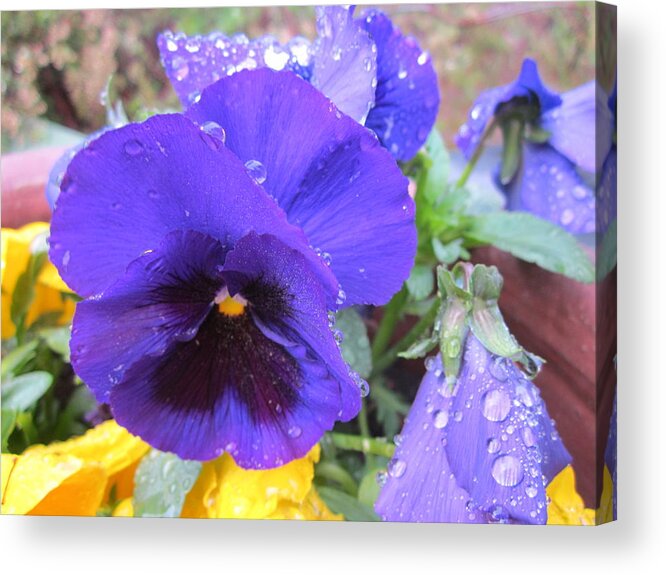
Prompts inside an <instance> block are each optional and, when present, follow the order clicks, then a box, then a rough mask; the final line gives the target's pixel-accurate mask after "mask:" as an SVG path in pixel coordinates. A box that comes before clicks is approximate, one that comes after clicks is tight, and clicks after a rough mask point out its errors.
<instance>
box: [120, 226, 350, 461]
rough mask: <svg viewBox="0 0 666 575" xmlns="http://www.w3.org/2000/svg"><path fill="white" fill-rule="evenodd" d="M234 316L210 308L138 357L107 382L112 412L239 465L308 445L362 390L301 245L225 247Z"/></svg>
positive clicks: (164, 440) (146, 431)
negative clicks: (180, 334)
mask: <svg viewBox="0 0 666 575" xmlns="http://www.w3.org/2000/svg"><path fill="white" fill-rule="evenodd" d="M222 274H223V276H224V277H225V279H226V280H227V282H228V283H227V284H226V285H227V289H228V292H229V293H230V294H233V295H235V296H236V297H237V298H243V300H245V301H247V304H246V310H245V311H244V312H243V313H242V314H240V315H236V316H229V315H226V314H225V313H218V312H217V310H213V311H212V312H211V313H209V314H208V316H207V318H206V319H205V321H204V322H203V323H202V325H201V327H200V328H199V330H198V332H197V333H196V334H195V335H194V336H193V337H192V339H191V340H189V341H184V342H176V343H175V344H174V345H173V346H172V347H171V348H170V349H169V350H168V351H167V353H165V354H163V355H161V356H156V357H151V356H147V357H145V358H144V359H142V360H139V361H138V362H137V363H135V364H134V365H133V366H132V367H131V368H130V369H128V370H127V371H126V373H125V376H124V377H123V379H122V380H121V381H120V382H119V383H118V384H117V385H115V386H114V387H113V388H112V390H111V407H112V411H113V413H114V416H115V417H116V418H117V420H118V421H119V423H121V424H122V425H124V426H125V427H127V428H128V429H129V430H131V431H132V432H133V433H136V434H137V435H139V436H141V437H142V438H143V439H145V440H146V441H148V442H149V443H151V444H152V445H153V446H155V447H157V448H158V449H162V450H165V451H173V452H175V453H177V454H178V455H179V456H181V457H183V458H186V459H202V460H205V459H211V458H213V457H216V456H218V455H219V454H220V453H221V452H222V451H223V450H226V451H228V452H229V453H231V455H232V456H233V457H234V459H235V460H236V462H237V463H238V464H239V465H241V466H242V467H245V468H254V469H261V468H270V467H275V466H279V465H282V464H284V463H287V462H288V461H291V460H292V459H295V458H298V457H302V456H304V455H305V454H306V453H307V452H308V451H309V450H310V449H311V448H312V446H313V445H314V444H315V443H316V442H317V441H318V440H319V439H320V438H321V436H322V434H323V433H324V432H325V431H327V430H329V429H331V428H332V427H333V424H334V423H335V421H336V420H337V419H340V418H350V417H353V416H354V415H356V413H357V412H358V410H359V408H360V392H359V390H358V388H357V387H356V385H355V383H354V381H353V379H352V377H351V376H350V375H349V373H348V371H347V368H346V365H345V364H344V362H343V360H342V359H341V355H340V351H339V349H338V348H337V345H336V342H335V339H334V337H333V334H332V333H331V331H330V330H329V328H328V316H327V306H326V297H325V293H324V292H323V291H322V289H321V286H320V282H319V279H318V278H317V277H316V275H315V274H314V273H312V270H311V266H310V263H309V262H308V261H307V260H306V258H305V257H304V256H303V254H302V253H300V252H299V251H297V250H293V249H291V248H289V247H287V246H285V245H284V244H282V243H281V242H280V241H279V240H277V238H275V237H273V236H266V235H264V236H257V235H256V234H253V233H251V234H249V235H247V236H245V237H244V238H243V239H241V240H240V241H239V242H238V243H237V244H236V247H235V248H234V250H233V251H231V252H230V253H229V254H228V255H227V258H226V261H225V265H224V270H223V271H222Z"/></svg>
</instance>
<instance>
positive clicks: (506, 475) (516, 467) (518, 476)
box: [490, 455, 523, 487]
mask: <svg viewBox="0 0 666 575" xmlns="http://www.w3.org/2000/svg"><path fill="white" fill-rule="evenodd" d="M490 473H491V475H492V476H493V479H495V481H497V483H499V484H500V485H503V486H504V487H513V486H514V485H518V484H519V483H520V482H521V481H522V480H523V466H522V465H521V463H520V461H519V460H518V458H517V457H515V456H513V455H501V456H500V457H498V458H497V459H496V460H495V461H494V463H493V467H492V469H491V471H490Z"/></svg>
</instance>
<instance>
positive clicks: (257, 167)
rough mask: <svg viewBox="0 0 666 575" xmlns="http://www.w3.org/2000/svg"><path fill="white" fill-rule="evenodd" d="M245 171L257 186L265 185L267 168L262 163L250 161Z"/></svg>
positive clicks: (246, 163) (246, 164)
mask: <svg viewBox="0 0 666 575" xmlns="http://www.w3.org/2000/svg"><path fill="white" fill-rule="evenodd" d="M245 169H246V170H247V173H248V174H249V176H250V177H251V178H252V179H253V180H254V181H255V182H257V184H263V183H264V182H265V181H266V177H267V174H266V167H265V166H264V165H263V164H262V163H261V162H260V161H258V160H248V161H247V162H245Z"/></svg>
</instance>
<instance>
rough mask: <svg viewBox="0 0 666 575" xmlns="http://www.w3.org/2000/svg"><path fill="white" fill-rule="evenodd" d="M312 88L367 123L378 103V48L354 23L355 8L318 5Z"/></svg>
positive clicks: (357, 24) (362, 122) (349, 114)
mask: <svg viewBox="0 0 666 575" xmlns="http://www.w3.org/2000/svg"><path fill="white" fill-rule="evenodd" d="M316 12H317V40H316V42H315V44H314V50H313V61H314V69H313V73H312V78H311V82H312V85H313V86H315V87H316V88H318V89H319V90H321V92H323V93H324V94H325V95H326V96H328V97H329V98H330V99H331V100H332V101H333V103H334V104H335V105H336V107H337V108H338V109H339V110H340V111H341V112H343V113H345V114H347V115H348V116H350V117H352V118H354V120H356V121H357V122H359V123H360V124H364V123H365V120H366V118H367V117H368V112H369V111H370V109H371V108H372V106H373V104H374V103H375V86H377V47H376V46H375V44H374V42H373V40H372V38H371V37H370V34H368V33H367V32H366V31H365V30H364V29H363V28H362V26H361V25H360V24H359V23H358V22H357V21H355V20H354V18H353V12H354V8H353V7H352V8H347V7H345V6H318V7H317V8H316Z"/></svg>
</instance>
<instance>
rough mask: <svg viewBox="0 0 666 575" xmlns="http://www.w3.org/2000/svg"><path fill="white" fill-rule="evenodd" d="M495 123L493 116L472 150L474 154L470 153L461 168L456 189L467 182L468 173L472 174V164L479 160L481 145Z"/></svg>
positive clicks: (483, 144)
mask: <svg viewBox="0 0 666 575" xmlns="http://www.w3.org/2000/svg"><path fill="white" fill-rule="evenodd" d="M496 125H497V124H496V122H495V119H494V118H493V120H492V121H491V122H490V124H488V126H486V129H485V131H484V132H483V136H481V140H480V141H479V145H478V146H477V147H476V150H474V154H472V157H471V158H470V159H469V162H467V165H466V166H465V169H464V170H463V172H462V174H460V177H459V178H458V181H457V182H456V189H458V188H462V187H463V186H464V185H465V184H466V183H467V180H468V179H469V177H470V175H471V174H472V171H473V170H474V166H476V163H477V162H478V161H479V158H480V157H481V154H482V153H483V147H484V146H485V143H486V140H487V139H488V138H489V137H490V135H491V134H492V133H493V131H494V130H495V126H496Z"/></svg>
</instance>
